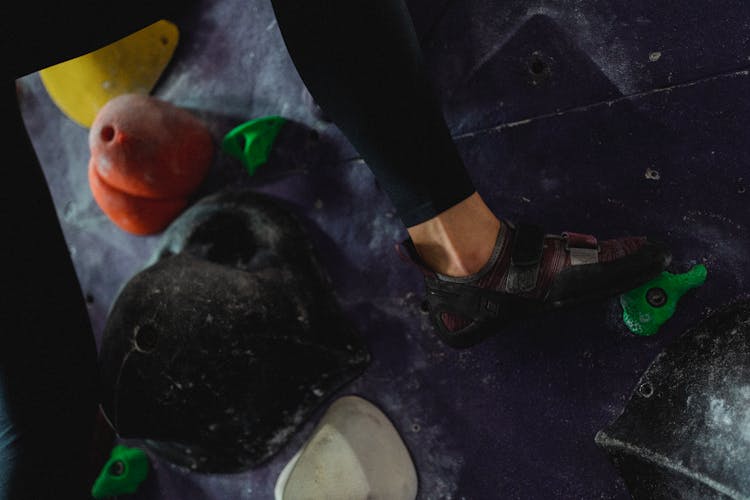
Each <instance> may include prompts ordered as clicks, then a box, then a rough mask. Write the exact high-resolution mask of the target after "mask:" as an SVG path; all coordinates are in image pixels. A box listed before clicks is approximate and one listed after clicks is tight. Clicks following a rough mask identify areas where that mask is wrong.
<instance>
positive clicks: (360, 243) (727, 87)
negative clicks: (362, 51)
mask: <svg viewBox="0 0 750 500" xmlns="http://www.w3.org/2000/svg"><path fill="white" fill-rule="evenodd" d="M408 4H409V7H410V9H411V11H412V15H413V18H414V22H415V25H416V27H417V31H418V33H419V35H420V40H421V42H422V45H423V48H424V51H425V55H426V59H427V62H428V65H429V70H430V71H431V73H432V75H433V76H434V81H435V85H436V87H437V89H438V93H439V97H440V99H441V101H442V103H443V105H444V110H445V114H446V119H447V120H448V123H449V125H450V127H451V130H452V131H453V133H454V136H455V138H456V141H457V144H458V145H459V148H460V151H461V153H462V155H463V158H464V160H465V162H466V164H467V167H468V169H469V170H470V172H471V175H472V177H473V179H474V180H475V183H476V184H477V187H478V189H479V191H480V193H481V194H482V195H483V196H484V197H485V199H486V200H487V202H488V204H489V205H490V207H491V208H492V209H493V210H494V211H495V212H496V213H497V214H498V215H499V216H501V217H505V218H508V219H510V220H518V219H520V218H524V219H527V220H534V221H538V222H540V223H542V224H543V225H544V226H545V228H546V229H547V231H548V232H560V231H563V230H572V231H580V232H591V233H593V234H596V235H598V236H599V237H601V238H606V237H614V236H619V235H626V234H647V235H649V236H653V237H655V238H659V239H662V240H665V241H667V242H668V243H669V244H670V245H671V247H672V250H673V254H674V262H673V264H672V266H671V268H670V270H671V271H673V272H684V271H686V270H687V269H689V268H690V267H691V266H692V265H695V264H697V263H705V264H706V266H707V267H708V280H707V282H706V284H705V285H704V286H703V287H701V288H699V289H697V290H694V291H692V292H690V293H689V294H688V296H686V297H685V298H684V299H683V300H682V301H681V303H680V304H679V306H678V310H677V314H676V315H675V317H674V318H673V319H672V320H671V321H670V322H668V323H667V324H666V325H664V326H663V327H662V329H661V331H660V332H659V333H658V334H657V335H656V336H654V337H650V338H640V337H636V336H634V335H632V334H631V333H630V332H629V331H628V330H627V329H626V327H625V326H624V324H623V323H622V321H621V309H620V306H619V304H618V302H617V300H616V299H611V300H608V301H604V302H601V303H598V304H595V305H591V306H587V307H585V308H579V309H576V310H571V311H566V312H562V313H556V314H552V315H548V316H545V317H540V318H536V319H533V320H530V321H528V322H525V323H522V324H519V325H515V326H513V327H511V328H507V329H506V330H504V331H502V332H499V334H498V335H497V336H495V337H493V338H492V339H490V340H488V341H486V342H484V343H483V344H481V345H479V346H477V347H476V348H473V349H470V350H465V351H455V350H452V349H450V348H447V347H445V346H443V345H442V344H440V343H439V342H438V340H437V338H436V337H435V335H434V334H433V333H432V331H431V326H430V325H429V323H428V320H427V317H426V315H424V314H423V313H422V312H421V310H420V304H421V301H422V294H423V290H422V284H421V276H420V274H419V272H418V271H416V270H414V269H412V268H410V267H409V266H408V265H407V264H405V263H403V262H402V261H401V260H400V259H399V258H398V257H397V255H396V254H395V252H394V251H393V246H394V244H395V243H396V242H398V241H399V240H401V239H402V238H404V237H405V236H406V233H405V230H404V228H403V226H402V225H401V224H400V222H399V220H398V219H397V218H396V217H395V215H394V211H393V208H392V206H391V204H390V202H389V201H388V199H387V198H386V197H385V195H384V194H383V192H382V191H380V189H379V188H378V186H377V183H376V182H375V179H374V177H373V176H372V174H371V173H370V171H369V169H367V167H366V165H365V164H364V163H363V162H362V160H361V159H359V158H358V155H357V153H356V151H354V150H353V149H352V147H351V146H350V145H349V144H348V142H347V140H346V139H345V138H344V137H343V136H342V134H341V133H340V132H339V131H338V130H337V129H336V128H335V126H334V125H332V124H331V123H328V122H327V121H326V120H325V117H324V116H323V115H322V114H321V113H320V111H319V110H318V109H317V108H316V106H315V103H314V102H313V100H312V98H311V97H310V95H309V94H308V93H307V91H306V90H305V88H304V85H303V84H302V82H301V80H300V79H299V77H298V76H297V73H296V70H295V69H294V67H293V65H292V63H291V60H290V59H289V57H288V54H287V52H286V49H285V47H284V45H283V41H282V39H281V36H280V33H279V31H278V27H277V25H276V22H275V20H274V16H273V12H272V10H271V5H270V3H269V2H267V1H266V0H252V1H247V0H245V1H239V0H224V1H209V0H204V1H199V2H197V7H196V8H194V9H193V10H191V11H190V12H188V13H186V14H185V16H184V19H183V20H182V22H181V40H180V43H179V46H178V49H177V52H176V53H175V57H174V59H173V61H172V63H171V64H170V66H169V67H168V69H167V72H166V73H165V74H164V76H163V78H162V80H161V82H160V84H159V85H158V86H157V88H156V89H155V91H154V95H156V96H157V97H160V98H162V99H165V100H168V101H170V102H172V103H173V104H176V105H178V106H181V107H185V108H187V109H189V110H190V111H192V112H194V113H195V114H196V115H197V116H199V117H200V118H202V119H203V120H204V121H205V122H206V123H207V124H208V125H209V127H210V128H211V131H212V133H213V134H214V136H215V138H216V140H217V143H218V141H220V140H221V138H222V137H223V135H224V134H226V133H227V132H228V131H229V130H230V129H231V128H232V127H234V126H235V125H238V124H240V123H242V122H244V121H247V120H249V119H252V118H257V117H260V116H264V115H271V114H274V115H281V116H284V117H286V118H288V119H289V120H291V121H292V122H293V123H294V125H293V126H290V127H288V128H287V129H286V130H285V131H284V132H283V133H282V135H281V136H280V138H279V141H278V143H277V145H278V147H277V150H276V151H275V152H274V158H272V161H271V163H269V164H268V165H266V166H264V167H261V171H260V172H259V173H258V174H257V176H255V177H249V176H247V174H246V173H245V172H244V170H243V167H242V166H241V165H240V163H239V162H237V161H236V160H234V159H232V158H230V157H227V156H225V155H223V154H221V153H219V154H218V155H217V157H216V158H215V162H214V165H213V167H212V172H211V174H210V177H209V178H208V179H207V181H206V183H205V184H204V186H203V187H202V191H201V193H199V194H207V193H209V192H212V191H213V190H215V189H218V188H220V187H221V186H223V185H226V184H244V185H248V186H251V187H253V188H254V189H257V190H258V191H260V192H265V193H269V194H272V195H274V196H276V197H278V198H280V199H282V200H284V201H285V202H286V203H287V204H288V206H290V208H291V209H292V210H293V211H294V212H295V213H296V214H298V215H299V216H301V217H302V218H303V220H304V221H305V223H306V225H307V229H308V230H309V232H310V235H311V238H312V239H313V240H314V242H315V244H316V246H317V248H318V249H319V253H320V256H321V259H322V261H323V263H324V265H325V266H326V268H327V269H328V271H329V273H330V275H331V277H332V280H333V283H334V286H335V289H336V293H337V296H338V298H339V301H340V302H341V304H342V305H343V306H344V309H345V311H346V313H347V315H349V316H350V317H351V318H352V319H353V320H354V321H355V322H356V324H357V325H358V327H359V329H360V331H361V333H362V334H363V335H364V336H365V338H366V340H367V343H368V345H369V347H370V350H371V352H372V354H373V363H372V364H371V366H370V367H369V368H368V369H367V371H366V372H365V373H364V375H363V376H362V377H360V378H359V379H358V380H356V381H355V382H353V383H352V384H350V385H348V386H346V387H345V388H343V389H342V391H341V393H340V394H341V395H343V394H359V395H361V396H363V397H365V398H367V399H369V400H370V401H372V402H373V403H375V404H376V405H377V406H378V407H380V408H381V409H382V410H383V411H384V412H385V413H386V414H387V415H388V416H389V417H390V418H391V419H392V421H393V423H394V425H395V426H396V428H397V429H398V430H399V431H400V433H401V435H402V437H403V439H404V441H405V442H406V445H407V447H408V448H409V450H410V452H411V453H412V456H413V458H414V461H415V464H416V467H417V471H418V474H419V481H420V489H419V497H420V498H422V499H441V498H455V499H462V498H465V499H490V498H522V499H536V498H539V499H550V498H565V499H569V498H581V499H624V498H627V497H628V495H627V492H626V490H625V487H624V484H623V483H622V481H621V480H620V478H619V477H618V475H617V473H616V471H615V470H614V469H613V467H612V466H611V465H610V463H609V461H608V459H607V457H606V455H605V454H604V452H603V451H601V450H600V449H598V448H597V447H596V445H595V444H594V435H595V434H596V432H597V431H598V430H599V429H601V428H603V427H605V426H606V425H607V424H609V423H610V422H611V421H612V420H613V419H614V418H616V416H617V415H618V414H619V413H620V412H621V411H622V408H623V406H624V403H625V402H626V400H627V398H628V397H629V395H630V392H631V391H632V389H633V387H634V385H635V383H636V381H637V380H638V378H639V375H640V373H641V372H642V371H643V370H644V369H645V368H646V367H647V366H648V365H649V363H650V362H651V360H652V359H653V358H654V356H655V355H656V354H657V353H658V352H659V351H660V350H661V349H662V348H663V347H664V346H665V345H666V344H667V343H669V342H670V341H671V340H673V339H674V338H675V337H676V336H677V335H679V334H680V333H681V332H682V331H684V330H685V329H686V328H687V327H689V326H692V325H694V324H695V323H697V322H698V321H699V320H700V319H701V318H703V317H705V316H706V315H707V314H708V313H710V312H711V311H712V310H714V309H716V308H718V307H720V306H722V305H723V304H725V303H728V302H730V301H732V300H733V299H734V298H736V297H738V296H739V295H742V294H745V293H747V292H748V289H749V288H750V287H749V286H748V283H747V280H748V278H747V272H746V266H747V265H748V263H749V262H750V210H749V207H750V206H749V201H750V192H748V191H750V171H748V166H750V160H748V152H749V150H750V133H748V129H750V75H749V74H748V70H749V69H750V3H748V2H744V1H742V0H716V1H707V0H703V1H696V2H649V1H644V0H633V1H622V0H621V1H606V0H605V1H601V0H600V1H595V0H576V1H562V0H559V1H551V0H549V1H545V0H539V1H532V2H529V1H520V0H502V1H500V0H411V1H410V2H408ZM342 43H346V40H342ZM19 83H20V86H19V89H20V100H21V107H22V111H23V114H24V119H25V123H26V126H27V129H28V131H29V134H30V136H31V138H32V141H33V143H34V146H35V148H36V151H37V154H38V156H39V159H40V161H41V163H42V166H43V169H44V172H45V175H46V177H47V180H48V183H49V185H50V189H51V191H52V195H53V198H54V201H55V204H56V207H57V211H58V215H59V218H60V221H61V224H62V227H63V231H64V233H65V237H66V240H67V242H68V245H69V249H70V252H71V255H72V257H73V261H74V263H75V266H76V271H77V273H78V277H79V280H80V282H81V286H82V289H83V290H82V291H83V293H84V294H85V296H86V298H87V302H88V307H89V313H90V317H91V323H92V326H93V328H94V331H95V333H96V335H97V341H99V339H100V335H101V332H102V328H103V326H104V322H105V320H106V315H107V311H108V309H109V307H110V306H111V304H112V303H113V301H114V299H115V298H116V296H117V293H118V291H119V289H120V288H121V287H122V286H123V285H124V284H125V283H126V282H127V280H128V279H129V278H130V277H131V276H132V275H133V274H135V273H136V272H137V271H139V270H140V269H142V268H143V267H144V265H145V264H146V262H147V261H148V260H149V258H150V257H151V252H152V251H153V249H154V248H155V247H156V244H157V242H158V238H159V236H158V235H157V236H152V237H138V236H133V235H130V234H127V233H124V232H122V231H121V230H119V229H118V228H117V227H116V226H114V225H113V224H112V223H111V222H110V221H109V220H108V219H107V218H106V216H104V214H103V213H102V212H101V211H100V210H99V208H98V207H97V205H96V204H95V202H94V201H93V199H92V196H91V193H90V190H89V188H88V182H87V178H86V165H87V162H88V154H89V153H88V142H87V134H88V131H87V130H86V129H84V128H82V127H80V126H79V125H76V124H75V123H74V122H72V121H71V120H69V119H68V118H66V117H65V116H64V115H63V114H62V113H61V112H60V111H59V110H58V108H56V107H55V105H54V104H53V103H52V101H51V100H50V98H49V97H48V95H47V93H46V91H45V90H44V87H43V86H42V84H41V81H40V79H39V77H38V75H37V74H32V75H28V76H26V77H24V78H22V79H21V80H20V81H19ZM394 119H397V117H394ZM648 169H651V170H653V171H656V172H658V179H655V178H653V177H654V176H653V175H651V176H649V177H651V178H648V177H647V176H646V172H647V170H648ZM328 403H330V402H328ZM326 407H327V404H326V405H324V407H322V408H321V409H320V412H322V411H324V410H325V408H326ZM318 417H319V414H316V416H315V418H314V419H313V420H311V421H310V422H309V423H308V424H307V425H306V426H305V427H304V428H303V429H302V430H301V431H300V432H298V433H297V434H296V435H295V436H294V438H293V439H292V441H291V442H290V444H289V445H288V446H287V447H285V448H284V449H283V450H282V452H281V453H280V454H279V455H278V456H277V457H276V458H275V459H274V460H272V461H271V462H270V463H268V464H267V465H266V466H264V467H261V468H259V469H257V470H253V471H248V472H246V473H242V474H237V475H215V476H205V475H198V474H191V473H189V472H187V471H185V470H182V469H179V468H177V467H174V466H172V465H170V464H169V463H167V462H164V461H162V460H160V459H158V458H156V457H153V456H152V464H153V469H152V474H151V475H150V476H149V478H148V479H147V481H146V482H145V483H144V484H143V485H142V487H141V489H140V491H139V493H138V494H137V495H135V497H134V498H143V499H157V498H164V499H185V498H190V499H193V498H195V499H203V498H205V499H209V498H211V499H228V498H231V499H235V498H236V499H244V498H270V497H271V496H272V491H273V485H274V483H275V480H276V477H277V476H278V473H279V472H280V471H281V469H282V467H283V466H284V465H285V464H286V462H287V461H288V459H289V458H290V457H291V456H292V455H293V454H294V453H295V452H296V451H297V450H298V449H299V447H300V446H301V445H302V444H303V443H304V441H305V440H306V439H307V438H308V437H309V434H310V431H311V430H312V427H313V426H314V424H315V421H316V420H317V418H318Z"/></svg>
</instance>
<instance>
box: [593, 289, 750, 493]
mask: <svg viewBox="0 0 750 500" xmlns="http://www.w3.org/2000/svg"><path fill="white" fill-rule="evenodd" d="M596 442H597V444H599V446H601V447H602V448H604V449H605V450H606V451H607V452H608V453H609V456H610V458H611V459H612V461H613V463H614V464H615V466H616V467H617V469H618V470H619V472H620V474H621V475H622V477H623V479H624V480H625V483H626V484H627V487H628V489H629V490H630V493H631V495H632V496H633V498H635V499H636V500H639V499H644V500H645V499H648V500H660V499H680V500H692V499H695V500H697V499H701V500H706V499H725V498H726V499H748V498H750V301H744V302H739V303H736V304H733V305H731V306H728V307H726V308H724V309H722V310H721V311H718V312H716V313H714V314H712V315H711V316H709V317H708V318H707V319H705V320H704V321H702V322H701V323H700V324H699V325H698V326H696V327H695V328H693V329H691V330H689V331H688V332H686V333H684V334H683V335H682V336H681V337H680V338H679V339H678V340H677V341H676V342H674V343H673V344H671V345H670V346H669V347H667V349H665V350H664V351H663V352H662V353H661V354H659V356H657V358H656V359H655V360H654V362H653V363H652V364H651V366H649V368H648V369H647V370H646V372H645V373H644V374H643V376H642V377H641V379H640V381H639V382H638V385H637V386H636V389H635V391H634V392H633V395H632V396H631V399H630V401H629V402H628V404H627V405H626V407H625V410H624V411H623V413H622V415H621V416H620V417H619V418H618V419H617V420H616V421H615V422H614V423H613V424H612V425H610V426H609V427H608V428H607V429H605V430H603V431H600V432H599V433H598V434H597V436H596Z"/></svg>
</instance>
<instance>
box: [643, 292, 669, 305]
mask: <svg viewBox="0 0 750 500" xmlns="http://www.w3.org/2000/svg"><path fill="white" fill-rule="evenodd" d="M646 302H648V303H649V305H651V306H652V307H662V306H663V305H664V304H666V303H667V292H665V291H664V289H663V288H659V287H654V288H649V289H648V290H647V291H646Z"/></svg>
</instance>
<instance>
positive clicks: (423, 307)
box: [419, 300, 430, 313]
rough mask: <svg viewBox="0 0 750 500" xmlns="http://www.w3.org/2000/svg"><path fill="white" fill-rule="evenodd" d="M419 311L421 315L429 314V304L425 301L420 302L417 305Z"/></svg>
mask: <svg viewBox="0 0 750 500" xmlns="http://www.w3.org/2000/svg"><path fill="white" fill-rule="evenodd" d="M419 309H421V310H422V312H423V313H428V312H430V303H429V302H427V301H426V300H424V301H422V303H421V304H420V305H419Z"/></svg>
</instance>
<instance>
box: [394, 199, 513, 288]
mask: <svg viewBox="0 0 750 500" xmlns="http://www.w3.org/2000/svg"><path fill="white" fill-rule="evenodd" d="M499 230H500V221H499V220H498V219H497V217H495V215H494V214H493V213H492V212H491V211H490V209H489V208H488V207H487V205H486V204H485V203H484V201H483V200H482V199H481V197H479V195H478V194H477V193H474V194H473V195H472V196H470V197H469V198H467V199H466V200H464V201H462V202H460V203H458V204H457V205H455V206H453V207H451V208H449V209H448V210H446V211H445V212H442V213H440V214H439V215H437V216H436V217H433V218H432V219H429V220H427V221H425V222H423V223H421V224H418V225H416V226H412V227H410V228H408V231H409V235H410V236H411V239H412V242H413V243H414V246H415V247H416V249H417V252H418V253H419V255H420V257H421V258H422V260H423V261H424V262H425V264H427V265H428V266H429V267H430V268H431V269H433V270H434V271H436V272H438V273H440V274H445V275H448V276H467V275H470V274H474V273H476V272H477V271H479V270H480V269H481V268H482V267H483V266H484V265H485V264H486V263H487V261H488V260H489V258H490V256H491V255H492V251H493V249H494V247H495V241H496V239H497V234H498V231H499Z"/></svg>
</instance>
